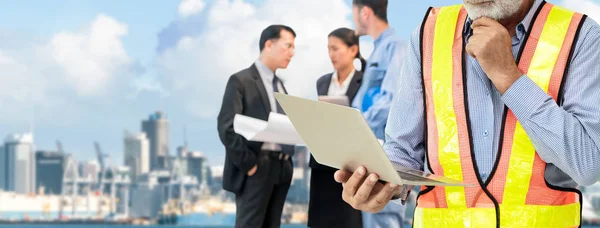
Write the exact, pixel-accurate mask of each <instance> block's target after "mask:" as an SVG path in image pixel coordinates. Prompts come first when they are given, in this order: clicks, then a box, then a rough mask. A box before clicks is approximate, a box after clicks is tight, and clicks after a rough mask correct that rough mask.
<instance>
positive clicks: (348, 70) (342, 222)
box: [308, 28, 366, 228]
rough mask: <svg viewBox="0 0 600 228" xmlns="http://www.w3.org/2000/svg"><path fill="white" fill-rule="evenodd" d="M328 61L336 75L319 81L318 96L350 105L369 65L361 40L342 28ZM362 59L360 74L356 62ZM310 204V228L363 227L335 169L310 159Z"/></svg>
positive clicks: (336, 33) (331, 39) (333, 36)
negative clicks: (339, 98)
mask: <svg viewBox="0 0 600 228" xmlns="http://www.w3.org/2000/svg"><path fill="white" fill-rule="evenodd" d="M328 49H329V58H330V59H331V63H332V64H333V67H334V69H335V71H334V72H333V73H330V74H326V75H324V76H322V77H321V78H319V80H318V81H317V92H318V94H319V96H344V95H345V96H347V97H348V100H349V101H350V104H352V100H353V99H354V96H355V95H356V92H357V91H358V88H360V84H361V81H362V76H363V75H362V70H363V69H364V68H365V65H366V61H365V60H364V59H363V58H362V56H361V55H360V50H359V44H358V37H357V36H356V35H355V33H354V31H353V30H351V29H348V28H339V29H336V30H334V31H333V32H331V33H330V34H329V36H328ZM356 59H359V60H360V62H361V71H357V70H356V68H355V66H354V61H355V60H356ZM310 167H311V177H310V201H309V206H308V227H311V228H324V227H344V228H353V227H358V228H361V227H362V215H361V212H360V211H358V210H355V209H354V208H352V207H351V206H350V205H349V204H347V203H346V202H344V201H343V200H342V185H341V184H340V183H337V182H335V180H334V179H333V174H334V173H335V171H336V169H334V168H331V167H328V166H324V165H321V164H319V163H317V161H315V159H314V158H313V157H312V155H311V156H310Z"/></svg>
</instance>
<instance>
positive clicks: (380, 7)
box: [352, 0, 405, 228]
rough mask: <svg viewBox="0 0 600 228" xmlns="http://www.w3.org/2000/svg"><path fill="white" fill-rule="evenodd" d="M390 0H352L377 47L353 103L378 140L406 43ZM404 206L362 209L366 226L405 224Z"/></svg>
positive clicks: (358, 22) (360, 28)
mask: <svg viewBox="0 0 600 228" xmlns="http://www.w3.org/2000/svg"><path fill="white" fill-rule="evenodd" d="M387 5H388V1H387V0H353V1H352V17H353V19H354V24H355V27H356V28H355V31H356V34H357V35H359V36H363V35H369V36H371V37H372V38H373V39H374V40H375V48H374V50H373V53H372V54H371V56H370V57H369V60H368V61H367V65H366V69H365V70H364V72H365V73H364V77H363V83H362V85H361V87H360V89H359V90H358V93H357V94H356V97H355V99H354V102H353V103H352V106H353V107H355V108H358V109H360V110H361V111H362V112H363V115H364V117H365V119H366V120H367V123H368V124H369V126H370V127H371V129H372V130H373V132H374V133H375V136H377V138H378V139H380V140H384V139H385V133H384V129H385V125H386V123H387V118H388V114H389V111H390V106H391V104H392V98H393V97H392V96H393V94H394V93H395V92H396V90H397V88H398V77H399V76H400V69H401V68H402V67H401V66H402V58H403V55H404V52H405V50H404V48H405V47H404V44H403V42H402V41H401V39H400V38H399V37H398V36H397V35H396V31H395V30H394V29H393V28H390V25H389V24H388V21H387ZM404 211H405V209H404V206H401V205H399V204H395V203H391V204H388V205H387V206H386V207H385V208H384V209H383V210H382V211H381V212H379V213H377V214H371V213H367V212H363V224H364V227H365V228H371V227H402V221H403V218H404Z"/></svg>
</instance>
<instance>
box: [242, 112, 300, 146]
mask: <svg viewBox="0 0 600 228" xmlns="http://www.w3.org/2000/svg"><path fill="white" fill-rule="evenodd" d="M233 129H234V131H235V133H238V134H240V135H242V136H244V138H246V139H247V140H248V141H257V142H270V143H277V144H286V145H302V144H304V142H303V141H302V138H301V137H300V135H298V133H297V132H296V129H294V126H293V125H292V122H290V120H289V119H288V117H287V116H285V115H282V114H279V113H274V112H272V113H270V114H269V120H268V121H264V120H259V119H255V118H251V117H247V116H244V115H240V114H237V115H235V117H234V119H233Z"/></svg>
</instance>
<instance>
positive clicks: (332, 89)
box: [327, 70, 356, 96]
mask: <svg viewBox="0 0 600 228" xmlns="http://www.w3.org/2000/svg"><path fill="white" fill-rule="evenodd" d="M355 72H356V70H353V71H352V72H350V75H348V77H347V78H346V80H344V82H342V84H341V85H340V83H339V77H338V72H337V71H335V72H333V76H331V83H329V90H328V91H327V95H328V96H346V92H348V87H349V86H350V82H351V81H352V78H354V73H355Z"/></svg>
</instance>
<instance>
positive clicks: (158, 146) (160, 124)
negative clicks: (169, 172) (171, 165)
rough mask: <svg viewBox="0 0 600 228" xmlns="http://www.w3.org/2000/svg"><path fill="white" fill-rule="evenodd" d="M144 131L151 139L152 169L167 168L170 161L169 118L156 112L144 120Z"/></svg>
mask: <svg viewBox="0 0 600 228" xmlns="http://www.w3.org/2000/svg"><path fill="white" fill-rule="evenodd" d="M142 131H143V132H145V133H146V136H147V137H148V140H149V141H150V170H160V169H166V168H167V163H168V161H169V120H167V118H166V117H165V116H164V114H163V113H162V112H156V113H154V114H151V115H150V116H149V117H148V120H144V121H142Z"/></svg>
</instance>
